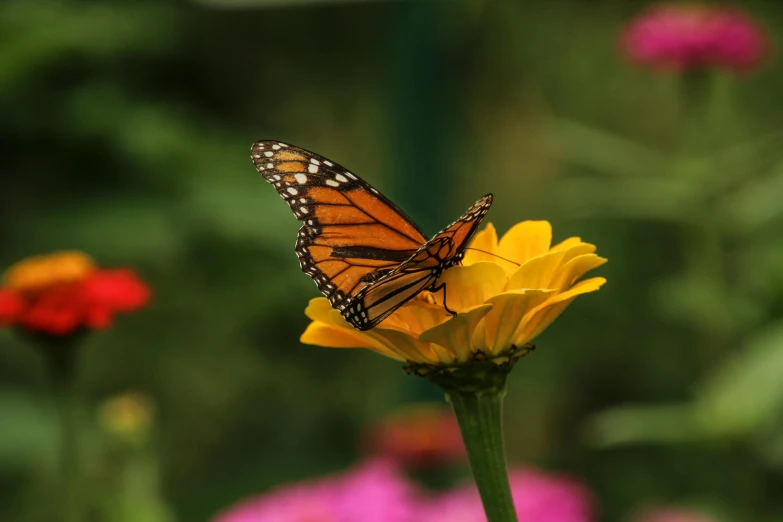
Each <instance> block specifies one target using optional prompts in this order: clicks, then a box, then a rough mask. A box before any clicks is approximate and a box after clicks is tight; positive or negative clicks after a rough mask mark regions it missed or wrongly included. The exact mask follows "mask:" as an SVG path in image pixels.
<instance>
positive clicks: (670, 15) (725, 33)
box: [621, 4, 769, 72]
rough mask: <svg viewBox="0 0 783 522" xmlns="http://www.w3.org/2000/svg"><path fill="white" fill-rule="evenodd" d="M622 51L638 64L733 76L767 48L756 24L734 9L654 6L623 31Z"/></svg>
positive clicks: (760, 57) (691, 5)
mask: <svg viewBox="0 0 783 522" xmlns="http://www.w3.org/2000/svg"><path fill="white" fill-rule="evenodd" d="M621 43H622V47H623V49H624V51H625V53H626V55H628V57H629V58H630V59H631V60H632V61H634V62H637V63H639V64H642V65H649V66H652V67H655V68H663V69H674V70H690V69H707V68H717V69H726V70H729V71H733V72H739V71H748V70H750V69H752V68H753V67H755V66H756V65H757V64H758V63H759V62H760V61H761V60H762V58H764V56H765V55H766V54H767V52H768V50H769V42H768V40H767V36H766V34H765V32H764V30H763V29H762V27H761V25H760V24H759V23H758V22H756V21H755V20H754V19H753V18H751V17H750V16H749V15H747V14H746V13H744V12H743V11H741V10H740V9H739V8H734V7H725V6H723V7H720V6H718V7H710V6H707V5H699V4H658V5H656V6H653V7H651V8H650V9H648V10H647V11H645V12H643V13H642V14H641V15H639V16H638V17H636V18H635V19H634V20H633V21H631V23H630V24H629V25H628V27H627V28H626V29H625V31H624V33H623V36H622V40H621Z"/></svg>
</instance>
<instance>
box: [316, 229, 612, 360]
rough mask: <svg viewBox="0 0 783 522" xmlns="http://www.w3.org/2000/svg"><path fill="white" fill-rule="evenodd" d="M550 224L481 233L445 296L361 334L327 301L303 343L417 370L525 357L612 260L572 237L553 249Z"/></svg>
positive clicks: (449, 277) (413, 304)
mask: <svg viewBox="0 0 783 522" xmlns="http://www.w3.org/2000/svg"><path fill="white" fill-rule="evenodd" d="M551 240H552V227H551V225H550V224H549V223H548V222H547V221H524V222H522V223H518V224H517V225H515V226H514V227H512V228H511V230H509V231H508V232H507V233H506V234H505V235H504V236H503V237H502V238H501V239H500V241H498V239H497V233H496V232H495V228H494V227H493V226H492V225H491V224H490V225H488V226H487V228H486V229H484V230H483V231H481V232H479V233H478V234H476V237H475V239H474V240H473V243H472V245H471V247H472V248H475V249H480V250H483V251H485V252H486V253H483V252H478V251H476V250H468V251H467V252H466V255H465V259H464V261H463V266H456V267H453V268H450V269H448V270H446V271H445V272H444V274H443V276H442V277H441V279H440V280H439V282H444V283H446V288H447V293H448V294H447V304H448V307H449V308H450V309H451V310H454V311H455V312H457V313H456V315H453V316H452V315H451V314H449V313H448V312H446V310H445V308H444V306H443V301H442V300H443V293H438V294H430V293H428V292H424V293H423V294H421V296H420V298H418V299H413V300H411V301H409V302H408V303H406V305H404V306H403V307H401V308H400V309H399V310H397V311H396V312H395V313H394V314H392V315H391V316H389V317H388V318H387V319H386V320H385V321H383V322H382V323H381V324H379V325H378V326H377V327H375V328H373V329H372V330H368V331H366V332H360V331H358V330H356V329H354V328H353V327H352V326H350V325H349V324H348V323H347V322H346V321H345V320H343V318H342V316H341V315H340V313H339V312H337V311H335V310H333V309H332V307H331V306H330V305H329V302H328V301H327V300H326V299H325V298H322V297H321V298H316V299H313V300H311V301H310V305H309V306H308V307H307V309H306V310H305V313H306V314H307V316H308V317H309V318H310V319H312V321H313V322H312V323H310V325H309V326H308V327H307V329H306V330H305V332H304V333H303V334H302V337H301V341H302V342H303V343H305V344H315V345H320V346H326V347H331V348H368V349H370V350H374V351H376V352H378V353H380V354H382V355H385V356H387V357H391V358H393V359H397V360H400V361H405V362H407V363H409V364H412V365H413V366H419V365H422V366H423V367H433V366H434V367H444V366H445V367H450V366H459V365H462V364H465V363H468V362H471V361H475V360H492V361H494V362H495V363H498V364H500V363H503V362H506V361H509V359H511V358H515V357H518V356H520V355H522V354H524V353H525V352H526V351H527V349H528V348H526V346H527V343H529V342H530V341H532V340H533V339H534V338H535V337H536V336H537V335H538V334H540V333H541V332H542V331H544V329H545V328H546V327H547V326H549V325H550V324H551V323H552V321H554V320H555V319H556V318H557V317H558V316H559V315H560V314H561V313H562V312H563V310H565V309H566V307H567V306H568V305H569V304H571V302H572V301H573V300H574V299H575V298H576V297H577V296H578V295H581V294H585V293H589V292H594V291H596V290H598V289H599V288H600V287H601V285H603V284H604V283H605V282H606V280H605V279H604V278H602V277H594V278H591V279H586V280H584V281H581V282H577V281H578V280H579V279H580V278H581V277H582V276H583V275H584V274H585V273H586V272H588V271H589V270H592V269H593V268H596V267H598V266H600V265H602V264H604V263H605V262H606V259H604V258H602V257H599V256H598V255H596V254H595V250H596V247H595V246H594V245H591V244H589V243H584V242H582V240H581V239H580V238H577V237H572V238H569V239H566V240H565V241H563V242H561V243H559V244H557V245H555V246H551Z"/></svg>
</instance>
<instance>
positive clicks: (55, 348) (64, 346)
mask: <svg viewBox="0 0 783 522" xmlns="http://www.w3.org/2000/svg"><path fill="white" fill-rule="evenodd" d="M76 352H77V350H76V348H75V347H74V346H72V345H70V344H69V343H61V344H60V343H57V345H49V346H47V347H46V352H45V356H46V359H47V362H48V364H49V378H50V381H51V386H52V392H53V394H54V396H55V401H56V403H57V410H58V415H59V419H60V449H59V453H60V455H59V458H60V462H59V472H60V484H59V499H58V500H59V502H58V505H59V509H58V512H59V515H60V520H62V521H63V522H80V521H81V520H82V512H81V505H80V502H79V496H80V492H79V451H78V437H77V426H76V405H77V401H76V395H75V393H74V375H75V371H74V370H75V364H76V360H75V359H76Z"/></svg>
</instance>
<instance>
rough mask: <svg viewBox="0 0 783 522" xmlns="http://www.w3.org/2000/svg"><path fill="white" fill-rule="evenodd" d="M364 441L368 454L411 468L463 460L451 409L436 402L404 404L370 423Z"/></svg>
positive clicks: (463, 456)
mask: <svg viewBox="0 0 783 522" xmlns="http://www.w3.org/2000/svg"><path fill="white" fill-rule="evenodd" d="M366 440H367V445H368V446H369V449H370V451H371V452H372V453H374V454H376V455H381V456H384V457H386V458H389V459H391V460H393V461H395V462H397V463H398V464H399V465H402V466H406V467H408V468H412V469H424V468H429V467H433V466H442V465H444V464H452V463H454V462H455V461H456V462H458V461H462V460H464V459H465V445H464V444H463V442H462V436H461V435H460V431H459V425H458V424H457V419H456V417H454V412H452V411H451V409H450V408H446V407H443V406H440V405H434V404H419V405H415V406H410V407H407V408H405V409H403V410H401V411H399V412H397V413H395V414H394V415H391V416H389V417H386V418H385V419H383V420H382V421H381V422H379V423H378V424H376V425H375V426H373V427H372V428H371V429H370V430H369V431H368V434H367V439H366Z"/></svg>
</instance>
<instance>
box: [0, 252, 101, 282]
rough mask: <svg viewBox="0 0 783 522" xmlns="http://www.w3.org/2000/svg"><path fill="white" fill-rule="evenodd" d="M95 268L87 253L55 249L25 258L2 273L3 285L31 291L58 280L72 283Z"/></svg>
mask: <svg viewBox="0 0 783 522" xmlns="http://www.w3.org/2000/svg"><path fill="white" fill-rule="evenodd" d="M93 271H95V264H94V263H93V261H92V259H90V257H89V256H88V255H87V254H84V253H82V252H77V251H72V250H69V251H64V252H56V253H54V254H48V255H43V256H34V257H28V258H27V259H23V260H22V261H19V262H18V263H16V264H15V265H13V266H11V267H10V268H9V269H8V270H6V272H5V276H4V283H5V286H6V287H8V288H10V289H12V290H16V291H19V292H25V293H35V292H38V291H40V290H44V289H46V288H49V287H51V286H55V285H58V284H62V283H75V282H77V281H81V280H82V279H84V278H85V277H87V276H88V275H89V274H90V273H92V272H93Z"/></svg>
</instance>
